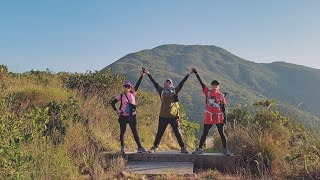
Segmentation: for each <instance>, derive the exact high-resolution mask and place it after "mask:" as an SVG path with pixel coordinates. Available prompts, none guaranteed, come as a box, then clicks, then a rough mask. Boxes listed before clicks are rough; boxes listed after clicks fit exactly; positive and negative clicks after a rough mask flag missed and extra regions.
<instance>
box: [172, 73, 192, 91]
mask: <svg viewBox="0 0 320 180" xmlns="http://www.w3.org/2000/svg"><path fill="white" fill-rule="evenodd" d="M193 69H194V68H192V69H191V70H190V72H189V73H188V74H187V75H186V76H185V77H184V78H183V79H182V81H181V82H180V83H179V85H178V86H177V87H176V88H175V90H176V93H179V92H180V91H181V89H182V87H183V84H184V83H185V82H186V81H187V79H188V77H189V76H190V74H192V73H194V71H193Z"/></svg>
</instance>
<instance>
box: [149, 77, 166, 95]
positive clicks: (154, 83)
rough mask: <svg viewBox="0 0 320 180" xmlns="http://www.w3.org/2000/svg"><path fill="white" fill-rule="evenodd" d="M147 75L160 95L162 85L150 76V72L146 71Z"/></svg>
mask: <svg viewBox="0 0 320 180" xmlns="http://www.w3.org/2000/svg"><path fill="white" fill-rule="evenodd" d="M148 77H149V79H150V80H151V82H152V83H153V86H154V87H155V88H156V90H157V92H158V93H159V94H160V95H161V92H162V89H163V87H161V86H159V84H158V83H157V82H156V81H155V80H154V79H153V78H152V76H151V74H149V73H148Z"/></svg>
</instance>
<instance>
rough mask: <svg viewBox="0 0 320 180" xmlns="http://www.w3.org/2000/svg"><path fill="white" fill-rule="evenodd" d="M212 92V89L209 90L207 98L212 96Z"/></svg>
mask: <svg viewBox="0 0 320 180" xmlns="http://www.w3.org/2000/svg"><path fill="white" fill-rule="evenodd" d="M211 93H212V91H211V90H209V91H208V94H207V99H209V98H210V95H211Z"/></svg>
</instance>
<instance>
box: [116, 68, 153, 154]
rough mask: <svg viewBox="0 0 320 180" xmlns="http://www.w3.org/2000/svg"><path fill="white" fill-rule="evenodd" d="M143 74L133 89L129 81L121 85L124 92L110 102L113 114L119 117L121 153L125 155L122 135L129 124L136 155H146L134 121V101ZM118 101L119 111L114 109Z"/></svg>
mask: <svg viewBox="0 0 320 180" xmlns="http://www.w3.org/2000/svg"><path fill="white" fill-rule="evenodd" d="M143 75H144V73H142V74H141V76H140V78H139V80H138V82H137V83H136V85H135V86H134V87H133V85H132V83H131V82H130V81H129V80H126V81H125V82H124V84H123V88H124V91H123V93H121V94H119V95H118V96H116V97H115V98H114V100H113V101H112V102H111V106H112V108H113V109H114V111H115V113H116V114H117V115H119V119H118V122H119V124H120V143H121V153H125V142H124V134H125V132H126V128H127V124H129V126H130V128H131V131H132V134H133V137H134V140H135V141H136V143H137V146H138V151H137V152H138V153H147V151H146V149H145V148H144V147H142V145H141V142H140V138H139V135H138V131H137V120H136V111H135V105H136V99H135V96H136V95H137V90H138V88H139V86H140V83H141V80H142V78H143ZM118 101H120V107H119V109H117V108H116V103H117V102H118Z"/></svg>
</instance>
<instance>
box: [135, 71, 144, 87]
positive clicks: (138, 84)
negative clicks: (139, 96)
mask: <svg viewBox="0 0 320 180" xmlns="http://www.w3.org/2000/svg"><path fill="white" fill-rule="evenodd" d="M142 78H143V73H142V74H141V76H140V78H139V79H138V81H137V83H136V85H135V86H134V90H135V91H138V88H139V86H140V84H141V80H142Z"/></svg>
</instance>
